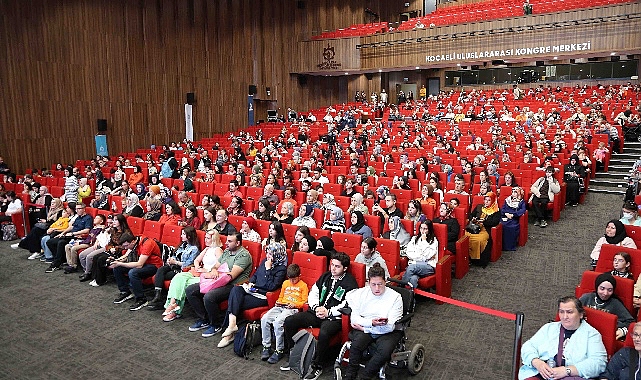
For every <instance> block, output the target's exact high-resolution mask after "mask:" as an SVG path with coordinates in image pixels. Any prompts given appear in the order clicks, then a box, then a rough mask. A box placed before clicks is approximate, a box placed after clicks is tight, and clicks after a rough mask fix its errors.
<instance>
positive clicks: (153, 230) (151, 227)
mask: <svg viewBox="0 0 641 380" xmlns="http://www.w3.org/2000/svg"><path fill="white" fill-rule="evenodd" d="M163 226H164V223H160V222H154V221H151V220H146V221H145V228H144V229H143V232H142V234H143V235H145V236H147V237H149V238H153V239H156V240H158V241H162V228H163Z"/></svg>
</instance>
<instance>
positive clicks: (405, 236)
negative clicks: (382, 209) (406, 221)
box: [383, 216, 411, 256]
mask: <svg viewBox="0 0 641 380" xmlns="http://www.w3.org/2000/svg"><path fill="white" fill-rule="evenodd" d="M388 225H389V231H387V232H385V233H384V234H383V239H390V240H396V241H398V242H399V244H400V246H401V256H405V249H406V248H407V244H409V242H410V239H411V235H410V234H409V232H407V231H406V230H405V227H403V223H401V218H400V217H398V216H392V217H390V218H389V221H388Z"/></svg>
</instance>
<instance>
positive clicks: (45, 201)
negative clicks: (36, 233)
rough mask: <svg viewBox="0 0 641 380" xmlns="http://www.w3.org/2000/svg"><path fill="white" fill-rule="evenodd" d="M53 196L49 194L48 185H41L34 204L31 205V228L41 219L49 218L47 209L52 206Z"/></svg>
mask: <svg viewBox="0 0 641 380" xmlns="http://www.w3.org/2000/svg"><path fill="white" fill-rule="evenodd" d="M52 200H53V196H52V195H51V194H49V189H48V188H47V186H44V185H43V186H40V188H39V189H38V194H37V195H36V199H35V200H34V201H33V205H31V207H29V225H30V226H31V228H33V226H35V225H36V223H38V222H40V220H41V219H46V218H47V209H49V208H50V207H51V201H52Z"/></svg>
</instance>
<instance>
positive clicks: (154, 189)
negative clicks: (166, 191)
mask: <svg viewBox="0 0 641 380" xmlns="http://www.w3.org/2000/svg"><path fill="white" fill-rule="evenodd" d="M160 197H161V196H160V186H159V185H150V186H149V191H148V192H147V196H145V200H146V201H147V202H149V201H150V200H151V199H157V200H160Z"/></svg>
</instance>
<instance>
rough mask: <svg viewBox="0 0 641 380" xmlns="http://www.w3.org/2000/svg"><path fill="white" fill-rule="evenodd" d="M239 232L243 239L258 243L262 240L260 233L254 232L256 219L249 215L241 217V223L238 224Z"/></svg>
mask: <svg viewBox="0 0 641 380" xmlns="http://www.w3.org/2000/svg"><path fill="white" fill-rule="evenodd" d="M240 233H241V234H242V235H243V241H253V242H255V243H260V242H261V241H262V240H263V238H261V237H260V234H259V233H258V232H256V219H254V218H252V217H251V216H246V217H245V219H243V223H242V225H241V226H240Z"/></svg>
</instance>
